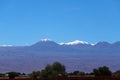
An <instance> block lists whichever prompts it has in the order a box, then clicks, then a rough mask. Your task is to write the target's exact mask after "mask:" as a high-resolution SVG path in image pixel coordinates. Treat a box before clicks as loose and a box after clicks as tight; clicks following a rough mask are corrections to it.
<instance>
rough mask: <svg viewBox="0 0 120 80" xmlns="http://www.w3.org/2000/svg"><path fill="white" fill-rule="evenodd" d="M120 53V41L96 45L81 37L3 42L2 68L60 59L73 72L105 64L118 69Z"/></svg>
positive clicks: (20, 67) (29, 66) (29, 68)
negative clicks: (18, 43) (26, 43)
mask: <svg viewBox="0 0 120 80" xmlns="http://www.w3.org/2000/svg"><path fill="white" fill-rule="evenodd" d="M119 57H120V42H115V43H113V44H110V43H108V42H105V41H103V42H98V43H97V44H94V45H93V44H91V43H89V42H86V41H80V40H75V41H71V42H68V43H56V42H54V41H53V40H51V39H42V40H40V41H39V42H37V43H35V44H33V45H30V46H17V47H16V46H9V47H7V46H6V47H5V46H0V70H1V72H7V71H20V72H31V71H34V70H41V69H43V68H44V67H45V66H46V65H47V64H51V63H53V62H55V61H59V62H61V63H63V64H64V65H65V66H66V68H67V71H69V72H70V71H74V70H81V71H91V70H92V69H93V68H95V67H99V66H103V65H105V66H108V67H110V68H111V69H112V70H113V71H114V70H118V69H119V66H120V61H119ZM113 63H114V64H113Z"/></svg>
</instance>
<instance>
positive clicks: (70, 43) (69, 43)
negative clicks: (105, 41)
mask: <svg viewBox="0 0 120 80" xmlns="http://www.w3.org/2000/svg"><path fill="white" fill-rule="evenodd" d="M59 44H60V45H78V44H90V43H88V42H86V41H80V40H75V41H72V42H67V43H64V42H61V43H59ZM91 45H93V44H91Z"/></svg>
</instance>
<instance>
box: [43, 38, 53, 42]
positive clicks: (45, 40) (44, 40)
mask: <svg viewBox="0 0 120 80" xmlns="http://www.w3.org/2000/svg"><path fill="white" fill-rule="evenodd" d="M41 41H43V42H47V41H52V40H51V39H47V38H46V39H41Z"/></svg>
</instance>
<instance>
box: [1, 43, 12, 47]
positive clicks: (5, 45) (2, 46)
mask: <svg viewBox="0 0 120 80" xmlns="http://www.w3.org/2000/svg"><path fill="white" fill-rule="evenodd" d="M12 46H13V45H6V44H4V45H0V47H12Z"/></svg>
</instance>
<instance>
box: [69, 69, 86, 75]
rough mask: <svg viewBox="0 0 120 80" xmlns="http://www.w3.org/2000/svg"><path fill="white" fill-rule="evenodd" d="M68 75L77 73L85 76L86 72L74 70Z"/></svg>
mask: <svg viewBox="0 0 120 80" xmlns="http://www.w3.org/2000/svg"><path fill="white" fill-rule="evenodd" d="M68 75H77V76H83V75H85V72H82V71H78V70H77V71H74V72H72V73H69V74H68Z"/></svg>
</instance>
